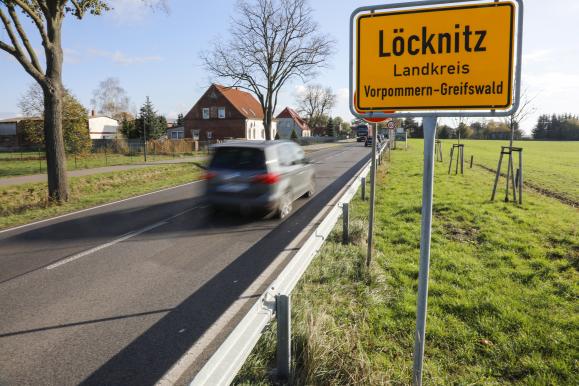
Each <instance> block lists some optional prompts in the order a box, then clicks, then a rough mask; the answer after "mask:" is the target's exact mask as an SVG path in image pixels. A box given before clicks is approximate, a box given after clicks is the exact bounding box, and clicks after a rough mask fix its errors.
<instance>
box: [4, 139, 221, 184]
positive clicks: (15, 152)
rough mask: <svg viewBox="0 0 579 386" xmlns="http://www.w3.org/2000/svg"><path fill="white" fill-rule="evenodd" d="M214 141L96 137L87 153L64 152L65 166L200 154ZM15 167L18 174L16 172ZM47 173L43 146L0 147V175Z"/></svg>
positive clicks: (166, 158) (173, 157)
mask: <svg viewBox="0 0 579 386" xmlns="http://www.w3.org/2000/svg"><path fill="white" fill-rule="evenodd" d="M216 142H217V141H212V142H206V141H193V140H190V139H189V140H188V139H182V140H151V141H147V142H146V144H145V142H144V141H142V140H139V139H136V140H132V139H130V140H126V139H96V140H93V141H92V147H91V149H90V151H89V152H86V153H81V154H71V153H69V154H67V161H68V162H67V163H68V169H69V170H74V169H84V168H94V167H104V166H113V165H126V164H136V163H143V162H154V161H160V160H170V159H176V158H181V157H202V156H205V155H207V153H208V151H209V147H210V146H211V145H212V144H214V143H216ZM16 170H18V173H17V172H16ZM43 172H46V152H45V148H44V146H43V145H28V146H19V147H13V148H8V147H4V148H2V149H0V176H9V175H17V174H33V173H43Z"/></svg>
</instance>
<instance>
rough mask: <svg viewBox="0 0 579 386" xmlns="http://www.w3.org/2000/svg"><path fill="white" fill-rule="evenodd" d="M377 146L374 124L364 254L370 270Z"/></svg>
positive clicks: (376, 127) (376, 124)
mask: <svg viewBox="0 0 579 386" xmlns="http://www.w3.org/2000/svg"><path fill="white" fill-rule="evenodd" d="M377 144H378V123H374V130H373V133H372V169H370V175H371V180H370V219H369V224H368V253H367V254H366V267H367V268H370V263H371V262H372V242H373V238H374V237H373V236H374V208H375V206H376V149H377V146H378V145H377Z"/></svg>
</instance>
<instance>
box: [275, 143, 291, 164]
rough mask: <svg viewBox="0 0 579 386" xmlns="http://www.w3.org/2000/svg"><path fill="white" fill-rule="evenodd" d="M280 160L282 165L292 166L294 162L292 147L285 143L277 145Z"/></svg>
mask: <svg viewBox="0 0 579 386" xmlns="http://www.w3.org/2000/svg"><path fill="white" fill-rule="evenodd" d="M277 156H278V162H279V164H280V165H281V166H290V165H291V164H292V160H293V156H292V151H291V148H289V147H288V145H286V144H283V145H280V146H278V147H277Z"/></svg>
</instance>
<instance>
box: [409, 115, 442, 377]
mask: <svg viewBox="0 0 579 386" xmlns="http://www.w3.org/2000/svg"><path fill="white" fill-rule="evenodd" d="M436 119H437V118H436V117H428V118H424V120H423V121H422V125H423V127H424V177H423V178H422V223H421V226H420V261H419V267H418V301H417V310H416V335H415V340H414V366H413V371H412V374H413V375H412V378H413V381H414V384H415V385H421V384H422V363H423V358H424V336H425V333H426V309H427V303H428V272H429V270H430V236H431V230H432V193H433V189H434V137H435V134H436Z"/></svg>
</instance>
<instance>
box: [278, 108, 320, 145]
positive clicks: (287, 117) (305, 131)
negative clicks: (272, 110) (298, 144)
mask: <svg viewBox="0 0 579 386" xmlns="http://www.w3.org/2000/svg"><path fill="white" fill-rule="evenodd" d="M275 119H276V120H277V130H278V133H279V138H280V139H289V138H291V135H292V131H293V132H295V133H296V135H297V137H298V138H301V137H310V136H311V135H312V131H311V129H310V127H309V126H308V124H307V123H306V121H304V120H303V119H302V118H301V117H300V116H299V114H298V113H297V112H296V111H295V110H294V109H292V108H290V107H286V108H285V109H283V111H282V112H281V113H279V114H278V116H277V117H276V118H275Z"/></svg>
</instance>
